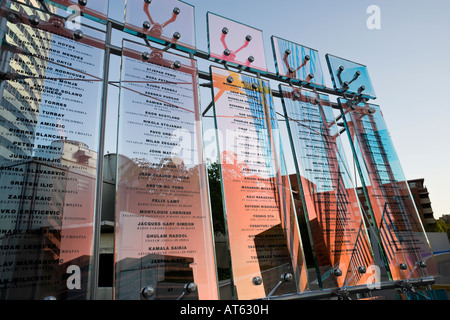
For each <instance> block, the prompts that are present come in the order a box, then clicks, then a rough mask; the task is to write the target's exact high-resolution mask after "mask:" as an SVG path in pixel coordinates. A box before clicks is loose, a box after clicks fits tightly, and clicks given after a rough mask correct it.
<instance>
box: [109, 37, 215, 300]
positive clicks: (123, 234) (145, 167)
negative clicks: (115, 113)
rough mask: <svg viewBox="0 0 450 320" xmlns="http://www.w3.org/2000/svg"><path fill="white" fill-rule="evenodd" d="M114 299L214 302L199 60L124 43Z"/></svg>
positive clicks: (213, 272) (212, 256) (213, 264)
mask: <svg viewBox="0 0 450 320" xmlns="http://www.w3.org/2000/svg"><path fill="white" fill-rule="evenodd" d="M122 50H123V55H122V72H121V83H120V87H121V91H120V112H119V119H120V120H119V133H118V172H117V206H116V259H115V264H116V271H115V298H116V299H139V297H140V289H142V288H144V287H151V288H152V289H153V290H154V291H155V294H154V296H152V297H151V298H152V299H176V298H178V297H179V296H180V295H181V294H182V293H183V292H184V286H185V285H187V284H190V283H194V284H195V285H196V286H197V288H198V290H197V291H196V292H195V294H193V295H191V296H189V297H186V299H189V298H195V299H201V300H205V299H217V298H218V292H217V280H216V267H215V260H214V248H213V237H212V228H211V215H210V204H209V194H208V185H207V178H206V170H205V165H204V163H203V158H202V157H203V151H202V146H203V145H202V134H201V122H200V121H201V119H200V116H201V115H200V110H199V107H200V106H199V97H198V88H197V87H198V84H197V66H196V62H195V60H192V59H189V58H186V57H183V56H178V55H175V54H172V53H168V52H164V51H161V50H158V49H153V48H149V47H147V46H143V45H140V44H136V43H134V42H130V41H126V40H124V41H123V49H122Z"/></svg>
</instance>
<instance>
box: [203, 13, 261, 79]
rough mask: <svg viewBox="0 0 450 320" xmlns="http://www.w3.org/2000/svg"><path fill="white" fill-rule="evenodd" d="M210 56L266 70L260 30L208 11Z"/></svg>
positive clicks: (257, 69)
mask: <svg viewBox="0 0 450 320" xmlns="http://www.w3.org/2000/svg"><path fill="white" fill-rule="evenodd" d="M207 18H208V41H209V54H210V56H211V58H213V59H215V60H218V61H227V62H229V63H230V64H235V65H238V66H244V67H248V68H250V69H251V70H254V71H263V72H267V66H266V56H265V54H264V41H263V35H262V31H261V30H258V29H255V28H252V27H249V26H246V25H244V24H242V23H239V22H236V21H233V20H229V19H226V18H223V17H221V16H218V15H216V14H213V13H211V12H208V14H207Z"/></svg>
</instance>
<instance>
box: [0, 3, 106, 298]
mask: <svg viewBox="0 0 450 320" xmlns="http://www.w3.org/2000/svg"><path fill="white" fill-rule="evenodd" d="M0 10H1V16H2V19H1V23H0V25H1V28H0V36H1V39H2V45H1V51H0V61H1V70H0V72H1V81H0V92H1V100H0V190H1V192H0V208H1V215H0V225H1V230H0V266H1V267H0V279H1V281H0V298H1V299H4V300H41V299H45V298H48V297H54V298H56V299H58V300H73V299H91V298H92V297H91V295H90V286H91V285H92V283H90V279H91V272H93V270H92V268H93V266H92V265H91V263H92V259H93V246H94V243H93V242H94V240H93V239H94V237H93V236H94V225H95V221H96V220H95V217H96V213H95V198H96V183H97V176H96V175H97V162H98V148H99V132H98V131H99V125H98V123H99V120H100V106H101V102H102V98H101V93H102V88H103V81H102V75H103V63H104V46H105V42H104V40H105V34H104V33H102V32H98V31H96V30H91V29H89V28H88V27H83V28H82V29H81V30H75V31H74V30H70V29H66V28H64V20H63V19H62V18H60V17H58V16H54V15H51V14H48V13H45V12H42V11H39V10H37V9H33V8H30V7H28V6H26V5H24V4H22V3H18V2H13V1H7V2H5V1H4V2H3V5H2V7H1V9H0ZM80 32H82V33H80ZM81 36H82V37H81Z"/></svg>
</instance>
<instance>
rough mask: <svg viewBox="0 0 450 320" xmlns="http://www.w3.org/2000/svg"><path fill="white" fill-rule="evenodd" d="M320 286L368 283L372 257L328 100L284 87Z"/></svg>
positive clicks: (295, 160)
mask: <svg viewBox="0 0 450 320" xmlns="http://www.w3.org/2000/svg"><path fill="white" fill-rule="evenodd" d="M280 91H281V92H282V98H283V100H282V101H283V106H284V112H285V115H286V119H287V125H288V132H289V136H290V139H291V142H292V146H293V154H294V162H295V166H296V169H297V178H298V181H301V184H300V185H299V189H300V192H302V202H303V208H304V209H303V210H304V212H305V213H306V217H307V221H308V223H309V227H310V230H311V236H312V242H313V245H314V248H315V256H316V257H315V258H316V261H317V264H318V268H319V270H318V272H319V281H320V282H321V284H322V287H324V288H329V287H335V286H338V287H342V286H354V285H361V284H367V281H368V280H369V278H370V277H372V273H373V272H368V270H369V269H370V271H375V270H377V269H376V268H375V267H374V258H373V254H372V249H371V246H370V241H369V238H368V234H367V232H366V227H365V223H364V220H363V218H362V215H361V211H360V208H359V202H358V197H357V194H356V191H355V189H354V185H353V182H352V179H351V176H350V173H349V171H348V166H347V160H346V159H345V153H344V151H343V146H342V142H341V140H340V135H339V129H338V126H337V124H336V121H335V117H334V115H333V110H332V107H331V103H330V101H329V98H328V96H327V95H323V94H317V93H314V92H311V91H306V90H300V89H294V88H292V87H288V86H284V85H280Z"/></svg>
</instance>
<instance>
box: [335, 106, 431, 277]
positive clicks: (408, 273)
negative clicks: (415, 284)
mask: <svg viewBox="0 0 450 320" xmlns="http://www.w3.org/2000/svg"><path fill="white" fill-rule="evenodd" d="M339 103H340V105H341V107H342V114H343V116H344V117H345V119H344V120H345V122H344V123H345V125H346V128H347V132H348V135H349V139H351V143H352V148H353V152H354V156H355V159H356V160H357V161H358V164H359V169H360V170H359V172H360V175H361V180H362V181H364V192H365V195H366V197H367V201H368V203H369V205H370V206H369V210H370V211H371V212H370V214H371V215H372V223H373V224H374V225H375V226H376V230H377V231H378V237H379V241H380V242H381V243H382V245H383V248H384V252H385V255H386V259H387V263H388V270H389V273H390V275H391V278H392V279H393V280H404V279H418V278H421V277H426V276H437V274H438V272H437V268H436V262H435V260H434V257H433V254H432V252H431V248H430V244H429V242H428V239H427V236H426V234H425V232H424V229H423V225H422V222H421V220H420V217H419V214H418V212H417V208H416V206H415V203H414V200H413V198H412V196H411V192H410V190H409V186H408V182H407V181H406V178H405V176H404V173H403V170H402V167H401V164H400V161H399V159H398V156H397V154H396V151H395V148H394V145H393V143H392V140H391V137H390V135H389V131H388V129H387V127H386V123H385V121H384V118H383V114H382V112H381V109H380V107H379V106H377V105H373V104H369V103H355V102H352V101H348V100H345V99H339Z"/></svg>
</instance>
